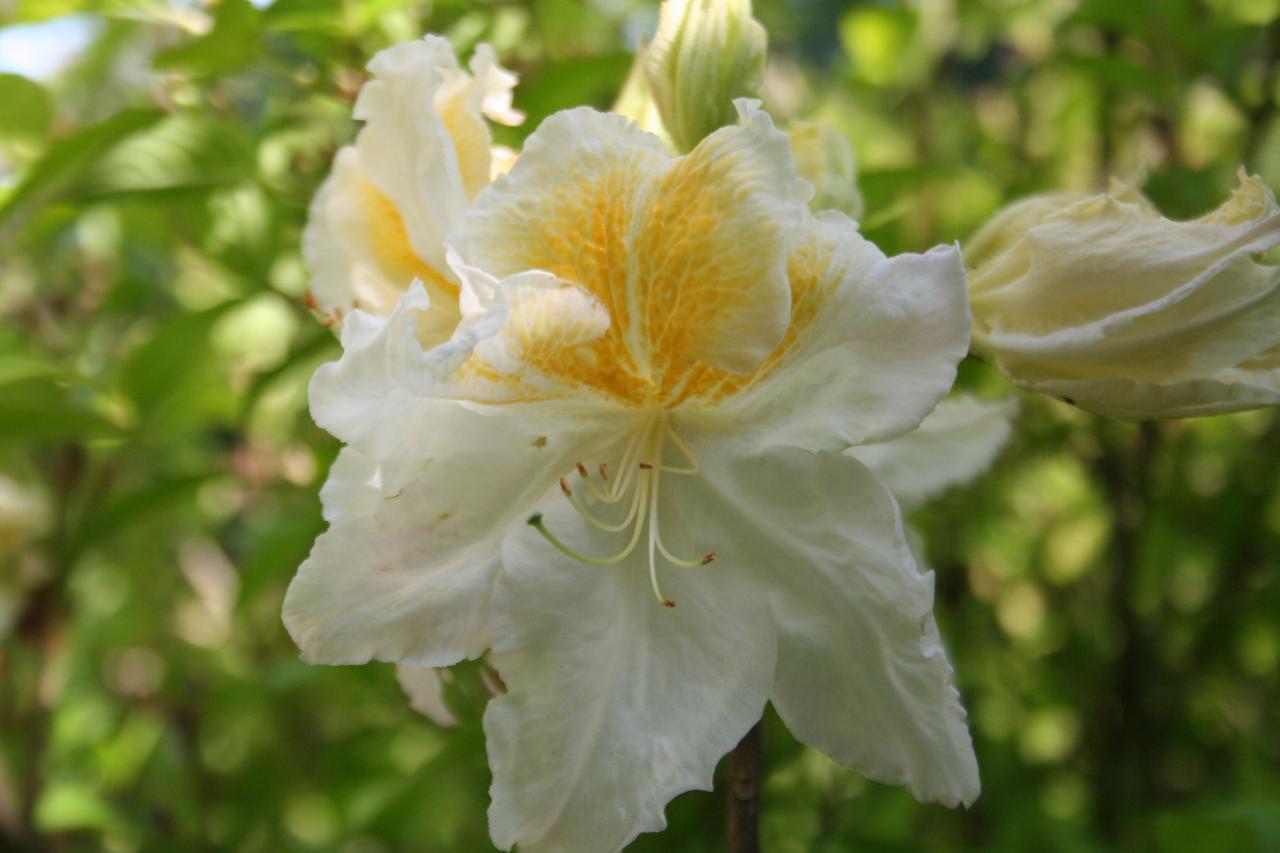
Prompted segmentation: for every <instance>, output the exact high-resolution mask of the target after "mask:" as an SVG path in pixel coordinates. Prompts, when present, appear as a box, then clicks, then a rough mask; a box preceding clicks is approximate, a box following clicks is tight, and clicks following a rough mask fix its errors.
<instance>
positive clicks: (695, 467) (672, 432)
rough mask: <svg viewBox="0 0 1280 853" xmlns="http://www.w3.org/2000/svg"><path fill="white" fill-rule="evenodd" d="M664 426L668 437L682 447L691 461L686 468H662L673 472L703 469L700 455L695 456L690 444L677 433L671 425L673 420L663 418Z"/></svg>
mask: <svg viewBox="0 0 1280 853" xmlns="http://www.w3.org/2000/svg"><path fill="white" fill-rule="evenodd" d="M662 426H663V428H664V429H665V430H666V433H667V437H668V438H670V439H671V441H672V442H673V443H674V444H675V446H676V447H678V448H680V452H681V453H683V454H684V458H685V460H686V461H687V462H688V463H689V464H688V465H687V466H686V467H684V468H663V469H662V470H664V471H669V472H670V473H672V474H697V473H698V472H699V471H701V470H702V466H700V465H699V464H698V457H697V456H694V455H693V451H692V450H690V449H689V445H687V444H685V443H684V441H683V440H681V438H680V436H678V435H676V431H675V430H674V429H672V427H671V421H670V420H669V419H667V418H663V419H662Z"/></svg>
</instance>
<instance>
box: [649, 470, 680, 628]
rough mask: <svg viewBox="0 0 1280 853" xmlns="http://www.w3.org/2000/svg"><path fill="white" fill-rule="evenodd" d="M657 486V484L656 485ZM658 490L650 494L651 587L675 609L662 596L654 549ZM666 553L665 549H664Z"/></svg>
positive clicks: (666, 600) (670, 604)
mask: <svg viewBox="0 0 1280 853" xmlns="http://www.w3.org/2000/svg"><path fill="white" fill-rule="evenodd" d="M658 456H659V458H661V456H662V450H661V449H659V450H658ZM657 478H658V475H657V474H656V473H655V474H654V475H653V479H654V480H656V479H657ZM654 485H655V486H656V485H657V484H656V483H655V484H654ZM657 521H658V490H657V488H654V489H652V490H651V491H650V494H649V585H650V586H652V587H653V595H654V597H655V598H657V599H658V601H659V603H661V604H662V606H663V607H675V606H676V603H675V602H674V601H672V600H671V599H669V598H667V597H666V596H665V595H663V594H662V589H661V588H660V587H659V586H658V561H657V560H655V559H654V554H653V548H654V545H656V544H658V524H657ZM663 553H665V549H663Z"/></svg>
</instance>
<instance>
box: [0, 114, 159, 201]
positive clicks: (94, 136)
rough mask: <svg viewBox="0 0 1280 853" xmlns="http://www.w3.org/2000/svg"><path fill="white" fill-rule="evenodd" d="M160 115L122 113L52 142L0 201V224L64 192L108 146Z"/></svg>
mask: <svg viewBox="0 0 1280 853" xmlns="http://www.w3.org/2000/svg"><path fill="white" fill-rule="evenodd" d="M160 116H161V114H160V113H159V112H156V111H154V110H125V111H124V112H120V113H117V114H116V115H114V116H112V117H111V118H109V119H107V120H106V121H103V122H101V123H99V124H95V125H91V126H89V127H86V128H84V129H82V130H79V131H77V132H75V133H73V134H71V135H70V136H67V137H64V138H62V139H59V140H58V141H56V142H54V143H53V145H51V146H50V147H49V149H48V150H47V151H46V152H45V154H44V156H43V157H41V158H40V159H39V160H37V161H36V162H35V164H33V165H32V166H31V168H30V169H28V170H27V172H26V175H25V177H24V178H23V179H22V181H21V182H19V184H18V185H17V186H16V187H15V188H14V189H13V190H12V191H11V192H10V193H9V195H8V196H7V197H5V198H4V199H3V201H0V223H3V222H4V221H5V220H6V219H8V218H9V217H10V216H12V215H13V214H14V212H15V211H16V210H17V209H18V208H19V206H21V205H22V204H23V203H24V202H26V201H27V200H28V199H31V198H32V197H33V196H36V195H41V196H44V195H49V194H53V193H56V192H58V191H60V190H63V189H65V188H66V186H67V185H68V184H70V183H71V182H73V181H74V180H75V179H76V178H78V177H79V176H80V175H81V174H83V172H84V171H85V170H86V169H88V168H89V167H90V166H92V165H93V164H94V163H95V162H96V161H97V160H98V158H99V157H101V156H102V155H103V153H104V152H105V151H107V150H108V149H110V148H111V146H113V145H115V144H116V143H117V142H120V141H121V140H122V139H124V138H125V137H127V136H129V135H130V134H132V133H135V132H137V131H139V130H141V129H143V128H146V127H148V126H150V125H151V124H153V123H155V122H156V121H158V120H159V119H160Z"/></svg>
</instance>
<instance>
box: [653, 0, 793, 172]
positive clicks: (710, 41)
mask: <svg viewBox="0 0 1280 853" xmlns="http://www.w3.org/2000/svg"><path fill="white" fill-rule="evenodd" d="M767 40H768V39H767V36H766V35H765V31H764V27H762V26H760V23H759V22H758V21H756V20H755V19H754V18H752V17H751V0H663V3H662V12H661V16H660V17H659V19H658V32H657V34H656V35H655V36H654V39H653V44H652V45H650V46H649V50H648V53H647V54H646V56H645V71H646V73H647V76H648V78H649V86H650V90H651V91H652V93H653V98H654V100H655V101H656V103H657V105H658V111H659V112H660V114H661V115H662V122H663V124H664V125H665V127H666V129H667V132H668V133H670V134H671V139H672V141H673V142H675V144H676V147H677V148H678V149H680V150H681V151H689V150H690V149H692V148H693V147H694V146H695V145H697V144H698V142H699V141H700V140H701V139H702V138H703V137H705V136H706V135H707V134H709V133H711V132H712V131H713V130H715V129H716V128H718V127H723V126H724V125H728V124H733V123H734V122H736V121H737V118H738V114H737V111H736V110H735V109H734V107H733V100H734V98H741V97H755V96H757V94H758V92H759V89H760V82H761V79H762V78H763V77H764V62H765V47H766V43H767Z"/></svg>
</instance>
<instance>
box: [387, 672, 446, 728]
mask: <svg viewBox="0 0 1280 853" xmlns="http://www.w3.org/2000/svg"><path fill="white" fill-rule="evenodd" d="M448 672H449V670H447V669H437V668H435V667H431V666H413V665H411V664H404V663H402V664H400V665H399V666H397V667H396V681H398V682H400V689H402V690H403V691H404V692H405V695H406V696H408V697H409V707H410V708H413V710H415V711H417V712H418V713H419V714H421V715H422V716H424V717H426V718H427V719H429V720H430V721H431V722H433V723H435V724H436V725H437V726H442V727H444V728H453V727H454V726H456V725H457V724H458V718H457V717H455V716H454V715H453V711H452V710H451V709H450V708H449V703H448V702H446V701H445V698H444V679H445V676H446V675H447V674H448Z"/></svg>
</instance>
